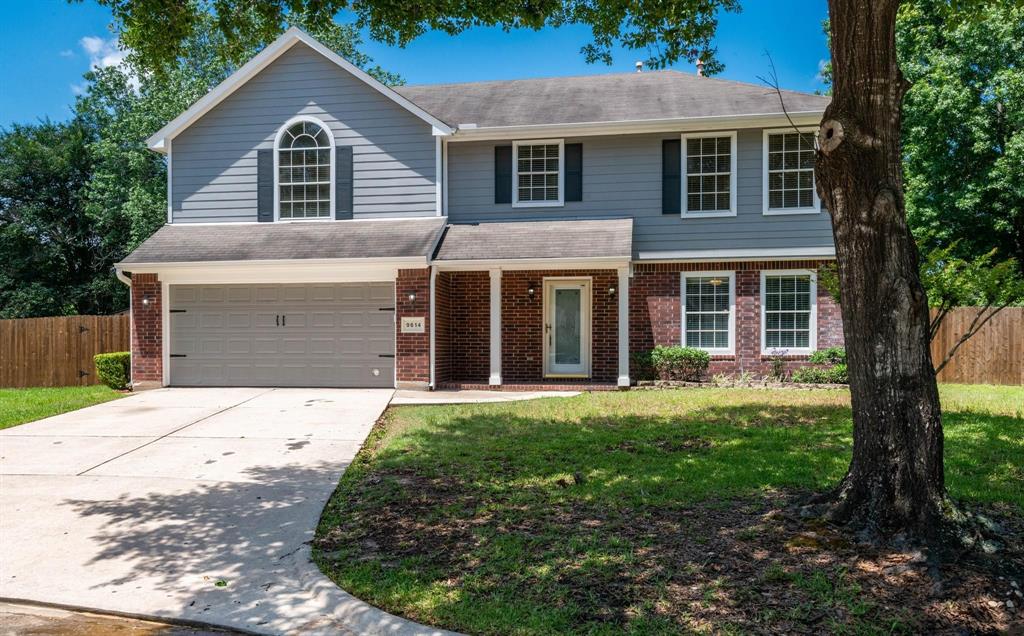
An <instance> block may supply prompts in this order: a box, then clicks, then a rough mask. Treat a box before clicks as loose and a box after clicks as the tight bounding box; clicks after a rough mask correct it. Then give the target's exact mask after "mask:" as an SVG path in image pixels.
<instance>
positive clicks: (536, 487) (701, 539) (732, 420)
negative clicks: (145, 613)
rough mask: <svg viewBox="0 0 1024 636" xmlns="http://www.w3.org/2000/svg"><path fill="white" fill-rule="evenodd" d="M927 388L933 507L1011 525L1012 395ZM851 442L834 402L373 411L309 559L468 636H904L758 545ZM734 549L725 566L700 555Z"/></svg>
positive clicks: (1020, 408)
mask: <svg viewBox="0 0 1024 636" xmlns="http://www.w3.org/2000/svg"><path fill="white" fill-rule="evenodd" d="M941 394H942V400H943V405H944V424H945V432H946V481H947V485H948V488H949V491H950V493H951V495H952V496H953V497H954V498H957V499H962V500H966V501H971V502H978V503H982V504H996V505H1000V506H1003V508H1002V509H1003V510H1009V511H1011V514H1014V515H1020V514H1024V489H1022V488H1021V483H1022V482H1024V474H1022V466H1024V389H1022V388H1019V387H1017V388H1015V387H974V386H952V385H950V386H943V387H942V388H941ZM851 443H852V439H851V414H850V408H849V394H848V392H847V391H845V390H814V391H777V392H769V391H762V390H744V389H721V390H718V389H700V390H679V391H632V392H625V393H620V392H611V393H595V394H584V395H580V396H578V397H575V398H569V399H547V400H538V401H532V402H517V403H516V402H514V403H503V404H485V405H450V406H424V407H399V408H393V409H391V410H390V411H389V412H388V414H387V415H386V416H385V419H384V420H383V423H382V425H379V426H378V427H377V428H376V429H375V430H374V432H373V433H372V434H371V438H370V440H369V441H368V443H367V445H366V447H365V448H364V450H363V451H362V452H361V454H360V455H359V457H357V459H356V461H355V462H354V463H353V465H352V466H351V467H350V468H349V469H348V472H346V474H345V476H344V477H343V478H342V480H341V483H340V484H339V486H338V489H337V491H336V493H335V495H334V496H333V497H332V500H331V501H330V502H329V504H328V506H327V507H326V508H325V510H324V515H323V518H322V519H321V524H320V527H319V528H318V543H317V549H316V550H315V557H316V559H317V562H318V563H319V565H320V567H321V568H322V569H323V570H324V571H325V573H327V574H328V576H330V577H331V578H332V579H334V580H335V581H336V582H337V583H338V584H339V585H340V586H341V587H342V588H344V589H345V590H347V591H349V592H351V593H353V594H355V595H356V596H358V597H360V598H363V599H364V600H367V601H369V602H371V603H374V604H376V605H379V606H381V607H383V608H385V609H387V610H389V611H393V612H397V613H400V614H403V615H406V616H409V617H411V618H413V619H416V620H420V621H423V622H426V623H429V624H434V625H438V626H442V627H447V628H451V629H456V630H460V631H466V632H469V633H481V634H541V633H545V634H546V633H593V634H603V633H638V634H639V633H645V634H646V633H679V632H680V631H697V632H701V631H714V632H717V631H724V632H730V631H740V632H745V631H751V630H752V629H755V630H758V629H759V630H765V629H766V630H768V631H790V630H792V628H793V625H794V623H793V622H792V621H796V623H797V624H799V622H800V621H801V620H811V619H812V618H813V619H814V620H827V621H828V623H827V624H829V625H830V629H831V630H832V631H852V632H860V633H875V632H882V631H902V630H903V629H904V627H905V629H906V630H907V631H913V630H914V629H920V628H921V624H914V623H913V622H912V621H911V622H909V623H908V622H907V620H908V619H907V616H905V615H904V614H903V613H902V610H893V609H886V608H888V607H889V605H888V604H887V603H886V602H883V601H882V600H880V599H873V598H872V597H871V595H870V594H860V593H859V592H858V590H859V589H860V588H859V587H858V585H859V583H857V581H856V580H853V579H851V578H850V577H851V575H849V574H847V573H846V570H845V569H844V568H845V566H843V565H842V564H841V563H836V564H833V565H832V566H829V567H828V568H825V567H824V566H823V565H822V564H821V563H819V564H818V566H817V567H816V568H812V569H807V570H801V569H800V568H801V567H803V566H802V565H801V564H803V561H802V560H800V559H798V560H797V561H795V562H792V563H791V562H789V561H786V559H791V558H793V554H792V553H793V551H794V550H799V549H801V546H804V545H805V544H806V545H810V546H815V545H818V543H819V539H818V538H811V539H806V540H805V541H804V543H797V544H792V545H790V544H783V542H782V540H778V541H776V540H775V539H773V538H772V537H774V536H775V535H776V534H778V533H780V532H782V526H781V525H780V523H781V522H779V521H778V520H777V519H776V518H775V517H772V516H771V515H770V514H767V516H766V513H767V512H768V511H769V510H770V509H771V508H772V506H773V502H777V501H778V500H779V498H784V497H786V496H787V495H789V494H792V493H802V492H808V491H821V490H824V489H826V488H828V487H829V486H831V485H833V484H835V483H836V482H837V480H839V479H840V478H841V477H842V475H843V474H844V472H845V470H846V467H847V465H848V463H849V459H850V449H851ZM773 541H775V542H774V543H772V542H773ZM837 541H838V540H837ZM840 544H841V543H839V542H837V543H836V544H835V545H840ZM737 546H738V547H737ZM793 546H796V547H793ZM736 550H739V551H740V552H742V553H743V554H744V556H742V557H734V556H730V557H729V558H730V559H734V558H737V559H738V560H736V561H735V563H734V564H733V565H731V566H730V568H727V569H726V570H725V571H723V570H721V568H719V569H716V568H715V566H714V563H715V562H716V561H717V560H718V559H720V558H722V557H707V556H706V555H708V554H718V555H723V554H729V555H734V553H735V552H736ZM837 550H838V548H837ZM744 551H745V552H744ZM758 559H761V561H760V562H759V561H758ZM783 567H785V570H783V569H782V568H783ZM794 568H796V569H795V570H794ZM776 570H779V571H776ZM790 570H793V571H792V572H790ZM780 572H786V573H785V574H784V575H783V574H781V573H780ZM752 580H757V581H760V583H758V584H757V586H753V587H757V588H758V589H757V591H751V588H752V584H750V583H749V581H752ZM779 586H783V587H785V589H786V590H787V592H786V593H787V594H788V595H789V596H790V597H793V598H797V599H798V600H800V603H797V605H796V606H793V607H789V608H787V609H785V611H783V610H782V609H779V610H776V609H771V608H768V609H765V610H764V611H763V612H762V611H761V610H757V612H758V613H756V615H752V614H751V612H752V611H754V610H752V609H750V608H754V607H761V605H762V603H763V599H762V597H761V596H757V597H756V598H755V597H753V596H750V595H752V594H762V593H768V592H765V591H764V590H769V591H770V589H771V588H772V587H779ZM748 597H749V598H748ZM787 598H788V597H787ZM801 603H802V605H801ZM823 613H824V614H825V615H826V616H827V618H826V619H821V615H822V614H823ZM801 617H803V618H801ZM815 617H817V618H815ZM915 620H916V619H915ZM787 621H789V622H787ZM901 626H903V627H901ZM883 627H884V628H883Z"/></svg>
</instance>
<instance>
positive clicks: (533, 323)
mask: <svg viewBox="0 0 1024 636" xmlns="http://www.w3.org/2000/svg"><path fill="white" fill-rule="evenodd" d="M553 276H558V277H578V278H584V277H588V276H589V277H591V279H592V284H591V296H592V299H593V300H592V305H591V327H590V328H591V336H590V341H591V376H590V377H591V380H593V381H595V382H615V381H616V379H617V378H618V343H619V334H618V328H619V317H618V297H617V295H609V294H608V289H609V288H611V287H615V288H617V287H618V285H619V282H618V273H617V272H616V271H615V270H614V269H611V270H551V271H506V272H502V277H501V379H502V382H505V383H511V384H515V383H526V384H528V383H534V382H541V381H543V379H544V295H543V294H544V278H546V277H553ZM531 285H532V286H533V288H534V289H535V290H536V291H535V293H534V295H533V296H532V297H531V296H530V295H529V293H528V292H527V290H528V289H529V288H530V286H531Z"/></svg>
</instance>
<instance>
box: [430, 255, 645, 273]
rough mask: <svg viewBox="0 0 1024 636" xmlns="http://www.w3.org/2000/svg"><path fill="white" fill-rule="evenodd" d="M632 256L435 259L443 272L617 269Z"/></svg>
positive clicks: (626, 265)
mask: <svg viewBox="0 0 1024 636" xmlns="http://www.w3.org/2000/svg"><path fill="white" fill-rule="evenodd" d="M630 260H631V259H630V258H629V257H625V256H602V257H594V258H509V259H481V260H463V261H434V263H433V264H434V266H436V267H437V269H438V270H439V271H442V272H458V271H481V270H507V271H516V270H545V269H617V268H619V267H628V266H629V263H630Z"/></svg>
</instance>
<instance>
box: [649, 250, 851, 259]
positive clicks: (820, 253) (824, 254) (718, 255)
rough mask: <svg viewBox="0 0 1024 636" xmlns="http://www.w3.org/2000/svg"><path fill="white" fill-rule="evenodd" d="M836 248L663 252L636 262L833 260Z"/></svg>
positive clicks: (650, 254)
mask: <svg viewBox="0 0 1024 636" xmlns="http://www.w3.org/2000/svg"><path fill="white" fill-rule="evenodd" d="M835 256H836V248H835V247H833V246H827V247H780V248H770V249H765V248H752V249H725V250H664V251H656V252H640V253H639V254H638V255H637V259H636V260H637V261H638V262H652V261H655V262H657V261H666V262H672V261H696V262H711V261H786V260H799V259H808V258H835Z"/></svg>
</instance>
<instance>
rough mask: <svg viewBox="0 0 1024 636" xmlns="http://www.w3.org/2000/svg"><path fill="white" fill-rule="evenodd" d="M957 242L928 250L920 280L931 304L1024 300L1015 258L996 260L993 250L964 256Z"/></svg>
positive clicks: (980, 304) (997, 303)
mask: <svg viewBox="0 0 1024 636" xmlns="http://www.w3.org/2000/svg"><path fill="white" fill-rule="evenodd" d="M959 251H961V250H960V246H959V243H958V242H954V243H953V244H951V245H949V246H948V247H945V248H941V249H936V250H932V251H931V252H929V253H928V254H927V255H926V257H925V260H924V263H923V264H922V265H921V282H922V283H923V284H924V286H925V289H926V290H928V303H929V304H930V305H931V306H932V307H938V308H951V307H986V306H996V307H998V306H1009V305H1016V304H1020V303H1021V302H1024V276H1022V275H1021V274H1020V269H1019V267H1018V265H1017V261H1016V260H1015V259H1012V258H1010V259H1006V260H1003V261H998V262H997V261H996V260H995V254H996V251H995V250H992V251H990V252H988V253H986V254H982V255H981V256H977V257H973V258H971V259H970V260H966V259H963V258H960V257H958V256H956V255H955V254H956V253H957V252H959Z"/></svg>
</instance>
